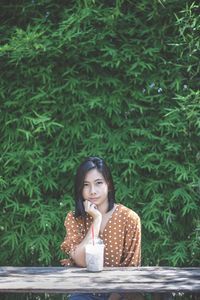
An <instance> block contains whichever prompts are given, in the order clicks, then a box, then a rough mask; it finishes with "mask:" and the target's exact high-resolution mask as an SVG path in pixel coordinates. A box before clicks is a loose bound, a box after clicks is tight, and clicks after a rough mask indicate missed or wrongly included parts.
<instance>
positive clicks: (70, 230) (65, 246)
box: [61, 212, 83, 254]
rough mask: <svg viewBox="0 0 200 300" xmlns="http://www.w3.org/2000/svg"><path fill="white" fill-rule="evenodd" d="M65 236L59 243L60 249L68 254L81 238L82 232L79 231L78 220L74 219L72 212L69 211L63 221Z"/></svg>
mask: <svg viewBox="0 0 200 300" xmlns="http://www.w3.org/2000/svg"><path fill="white" fill-rule="evenodd" d="M64 225H65V228H66V236H65V239H64V241H63V243H62V244H61V250H62V251H64V252H65V253H66V254H70V251H71V250H73V249H75V248H76V246H77V245H78V244H80V242H81V241H82V239H83V232H82V231H81V228H80V224H79V222H78V221H77V220H76V219H75V217H74V215H73V212H69V213H68V215H67V217H66V219H65V222H64Z"/></svg>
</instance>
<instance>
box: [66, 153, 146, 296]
mask: <svg viewBox="0 0 200 300" xmlns="http://www.w3.org/2000/svg"><path fill="white" fill-rule="evenodd" d="M65 227H66V237H65V239H64V242H63V243H62V244H61V249H62V250H63V251H64V252H65V253H66V254H69V256H70V258H69V259H65V260H62V261H61V263H62V265H65V266H66V265H76V266H79V267H86V261H85V246H86V245H87V244H88V243H89V242H91V239H92V227H93V234H94V236H95V237H99V238H100V239H102V240H103V242H104V244H105V253H104V266H110V267H122V266H123V267H124V266H127V267H128V266H139V265H140V261H141V225H140V218H139V216H138V215H137V214H136V213H135V212H134V211H132V210H131V209H129V208H127V207H125V206H123V205H122V204H115V190H114V185H113V180H112V175H111V172H110V170H109V168H108V166H107V165H106V163H105V162H104V160H103V159H101V158H98V157H89V158H87V159H86V160H85V161H84V162H83V163H82V164H81V165H80V166H79V168H78V170H77V173H76V177H75V212H74V213H73V212H69V213H68V215H67V217H66V219H65ZM120 297H121V296H120V295H118V294H112V295H106V294H74V295H71V297H70V299H71V300H78V299H84V300H86V299H87V300H93V299H99V300H107V299H109V300H112V299H113V300H114V299H116V300H117V299H120Z"/></svg>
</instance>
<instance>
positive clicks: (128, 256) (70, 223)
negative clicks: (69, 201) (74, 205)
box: [61, 204, 141, 267]
mask: <svg viewBox="0 0 200 300" xmlns="http://www.w3.org/2000/svg"><path fill="white" fill-rule="evenodd" d="M92 221H93V218H92V216H90V215H89V214H87V215H86V219H83V218H81V217H78V218H75V217H74V214H73V212H69V213H68V215H67V217H66V219H65V222H64V225H65V228H66V237H65V239H64V242H63V243H62V244H61V250H62V251H64V252H65V253H66V254H69V253H70V250H72V249H75V248H76V246H77V245H78V244H80V242H81V241H82V240H83V239H84V237H85V235H86V233H87V231H88V230H89V228H90V226H91V224H92ZM99 237H100V238H101V239H102V240H103V242H104V244H105V255H104V266H108V267H128V266H140V263H141V224H140V218H139V216H138V215H137V214H136V213H135V212H134V211H132V210H131V209H129V208H127V207H125V206H123V205H122V204H117V205H116V208H115V210H114V212H113V213H112V215H111V217H110V219H109V220H108V222H107V224H106V226H105V228H104V230H103V232H100V234H99ZM65 262H66V264H67V265H69V266H73V265H75V263H74V261H73V260H72V258H69V259H67V260H66V261H65Z"/></svg>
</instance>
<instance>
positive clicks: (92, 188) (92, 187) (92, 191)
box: [90, 186, 96, 195]
mask: <svg viewBox="0 0 200 300" xmlns="http://www.w3.org/2000/svg"><path fill="white" fill-rule="evenodd" d="M90 194H91V195H94V194H96V190H95V187H94V186H91V188H90Z"/></svg>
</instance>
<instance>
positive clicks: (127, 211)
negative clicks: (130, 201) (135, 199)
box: [118, 204, 140, 219]
mask: <svg viewBox="0 0 200 300" xmlns="http://www.w3.org/2000/svg"><path fill="white" fill-rule="evenodd" d="M118 212H119V214H121V215H125V216H126V217H127V218H131V219H139V218H140V217H139V215H138V214H137V213H136V212H135V211H134V210H132V209H131V208H129V207H127V206H125V205H123V204H118Z"/></svg>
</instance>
